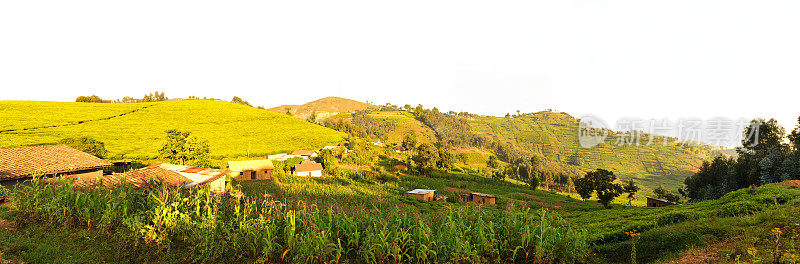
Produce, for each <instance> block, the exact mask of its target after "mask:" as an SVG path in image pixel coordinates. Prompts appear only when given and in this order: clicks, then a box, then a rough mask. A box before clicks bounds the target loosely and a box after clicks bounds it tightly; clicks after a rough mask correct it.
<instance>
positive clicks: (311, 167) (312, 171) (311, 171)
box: [294, 160, 322, 177]
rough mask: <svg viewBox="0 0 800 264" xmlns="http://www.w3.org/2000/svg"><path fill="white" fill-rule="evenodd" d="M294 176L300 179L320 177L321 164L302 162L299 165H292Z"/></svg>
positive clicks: (308, 161)
mask: <svg viewBox="0 0 800 264" xmlns="http://www.w3.org/2000/svg"><path fill="white" fill-rule="evenodd" d="M294 175H295V176H302V177H320V176H322V164H319V163H316V162H313V161H310V160H304V161H303V162H301V163H300V164H297V165H294Z"/></svg>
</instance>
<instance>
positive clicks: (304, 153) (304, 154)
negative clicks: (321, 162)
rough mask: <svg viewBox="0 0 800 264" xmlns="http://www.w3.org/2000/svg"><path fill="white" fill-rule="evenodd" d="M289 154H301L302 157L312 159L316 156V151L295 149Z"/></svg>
mask: <svg viewBox="0 0 800 264" xmlns="http://www.w3.org/2000/svg"><path fill="white" fill-rule="evenodd" d="M291 155H296V156H301V157H303V158H304V159H312V158H316V157H317V152H316V151H313V150H295V151H292V154H291Z"/></svg>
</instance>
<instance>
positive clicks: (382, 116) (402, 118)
mask: <svg viewBox="0 0 800 264" xmlns="http://www.w3.org/2000/svg"><path fill="white" fill-rule="evenodd" d="M369 115H370V116H371V117H372V118H375V119H378V120H384V121H389V122H392V123H394V124H395V125H396V128H395V130H394V131H392V132H391V133H389V135H388V136H389V139H388V140H387V142H386V143H401V142H403V137H404V136H405V135H406V134H408V133H409V132H413V133H415V134H417V141H419V142H420V143H432V142H435V141H436V133H435V132H433V130H431V129H430V128H429V127H428V126H426V125H424V124H422V123H421V122H419V121H417V120H416V119H414V115H412V114H411V113H408V112H404V111H378V112H372V113H370V114H369Z"/></svg>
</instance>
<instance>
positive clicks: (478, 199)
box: [459, 192, 497, 205]
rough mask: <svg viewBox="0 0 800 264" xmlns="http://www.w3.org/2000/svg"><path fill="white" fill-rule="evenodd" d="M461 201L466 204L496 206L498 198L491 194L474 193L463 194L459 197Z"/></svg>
mask: <svg viewBox="0 0 800 264" xmlns="http://www.w3.org/2000/svg"><path fill="white" fill-rule="evenodd" d="M459 199H461V201H462V202H465V203H476V204H488V205H494V204H495V202H496V199H497V197H495V196H494V195H491V194H485V193H478V192H473V193H463V194H461V195H459Z"/></svg>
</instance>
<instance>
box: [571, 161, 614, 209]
mask: <svg viewBox="0 0 800 264" xmlns="http://www.w3.org/2000/svg"><path fill="white" fill-rule="evenodd" d="M615 180H617V176H615V175H614V172H611V171H608V170H604V169H597V170H594V171H590V172H587V173H586V176H584V177H583V178H580V179H578V180H577V181H576V182H575V188H576V189H577V190H578V194H580V195H581V197H582V198H583V199H584V200H585V199H588V198H589V197H591V194H592V192H594V193H596V194H597V199H598V202H599V203H600V204H602V205H603V207H605V208H611V200H614V198H616V197H617V196H619V195H620V194H622V192H623V187H622V185H619V184H617V183H614V181H615Z"/></svg>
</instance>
